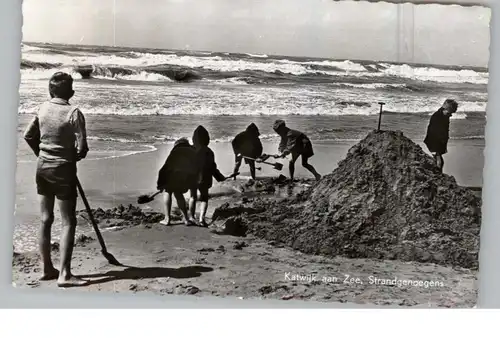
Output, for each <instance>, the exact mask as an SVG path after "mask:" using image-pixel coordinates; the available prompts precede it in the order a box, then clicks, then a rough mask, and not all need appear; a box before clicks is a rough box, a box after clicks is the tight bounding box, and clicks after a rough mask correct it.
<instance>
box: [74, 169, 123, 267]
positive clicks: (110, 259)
mask: <svg viewBox="0 0 500 338" xmlns="http://www.w3.org/2000/svg"><path fill="white" fill-rule="evenodd" d="M76 185H77V187H78V192H79V193H80V196H81V198H82V201H83V204H85V209H86V210H87V214H88V215H89V218H90V223H92V227H93V228H94V231H95V234H96V236H97V240H98V241H99V244H100V245H101V252H102V255H103V256H104V258H106V259H107V260H108V262H109V264H112V265H118V266H121V265H122V264H121V263H120V262H118V260H117V259H116V258H115V257H114V256H113V255H112V254H110V253H109V252H108V250H107V249H106V244H105V243H104V239H103V238H102V235H101V231H100V230H99V227H98V226H97V222H96V220H95V218H94V215H93V214H92V209H91V208H90V205H89V202H88V201H87V197H85V192H84V191H83V188H82V185H81V184H80V181H79V180H78V178H77V179H76Z"/></svg>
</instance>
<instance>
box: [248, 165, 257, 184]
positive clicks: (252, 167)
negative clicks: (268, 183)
mask: <svg viewBox="0 0 500 338" xmlns="http://www.w3.org/2000/svg"><path fill="white" fill-rule="evenodd" d="M248 166H249V167H250V176H252V179H253V180H255V161H249V163H248Z"/></svg>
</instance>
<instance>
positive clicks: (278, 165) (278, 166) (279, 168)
mask: <svg viewBox="0 0 500 338" xmlns="http://www.w3.org/2000/svg"><path fill="white" fill-rule="evenodd" d="M241 157H243V158H246V159H247V160H252V161H256V162H257V159H255V158H251V157H247V156H241ZM260 163H265V164H269V165H270V166H272V167H273V168H274V169H275V170H278V171H281V169H283V164H281V163H278V162H275V163H271V162H266V161H260Z"/></svg>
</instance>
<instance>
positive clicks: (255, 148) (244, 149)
mask: <svg viewBox="0 0 500 338" xmlns="http://www.w3.org/2000/svg"><path fill="white" fill-rule="evenodd" d="M259 136H260V132H259V128H257V126H256V125H255V124H254V123H252V124H250V125H249V126H248V127H247V129H246V130H245V131H243V132H241V133H239V134H238V135H236V137H235V138H234V139H233V141H232V142H231V145H232V146H233V151H234V156H235V165H234V171H233V175H234V174H236V173H238V171H239V169H240V166H241V161H242V160H243V157H245V163H246V164H248V166H249V167H250V175H251V176H252V179H253V180H255V160H253V159H258V158H259V157H260V156H261V155H262V142H261V141H260V138H259ZM234 179H236V176H234Z"/></svg>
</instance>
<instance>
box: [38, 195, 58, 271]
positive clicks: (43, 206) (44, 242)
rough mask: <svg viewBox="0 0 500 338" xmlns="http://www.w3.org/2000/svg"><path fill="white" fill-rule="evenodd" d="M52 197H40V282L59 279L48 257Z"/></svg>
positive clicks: (53, 199) (52, 220)
mask: <svg viewBox="0 0 500 338" xmlns="http://www.w3.org/2000/svg"><path fill="white" fill-rule="evenodd" d="M54 202H55V198H54V196H41V195H40V211H41V214H42V224H41V227H40V235H39V237H38V240H39V242H38V247H39V250H40V256H41V257H42V271H43V273H42V275H41V276H40V280H52V279H57V277H59V271H58V270H57V269H56V268H54V265H53V264H52V259H51V256H50V237H51V236H50V235H51V230H52V224H53V223H54Z"/></svg>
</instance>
